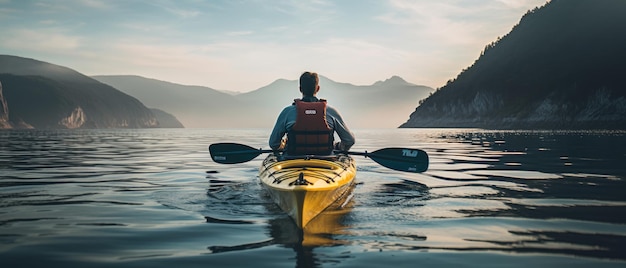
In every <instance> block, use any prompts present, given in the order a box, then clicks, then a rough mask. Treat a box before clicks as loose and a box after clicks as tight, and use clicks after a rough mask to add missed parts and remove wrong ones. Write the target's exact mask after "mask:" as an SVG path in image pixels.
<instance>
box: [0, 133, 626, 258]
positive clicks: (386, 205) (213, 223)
mask: <svg viewBox="0 0 626 268" xmlns="http://www.w3.org/2000/svg"><path fill="white" fill-rule="evenodd" d="M269 131H270V130H265V129H251V130H209V129H150V130H78V131H40V130H30V131H1V132H0V260H2V261H1V262H2V263H3V266H5V265H7V267H10V266H13V265H20V266H27V265H28V266H34V265H44V266H45V267H51V266H58V267H68V266H89V267H102V266H106V267H110V266H115V267H135V266H140V267H147V266H148V267H172V265H176V267H195V266H198V267H200V266H202V267H207V266H210V267H216V266H217V267H223V266H229V267H251V266H254V267H382V266H384V267H390V266H398V267H416V266H434V267H442V266H444V267H445V266H448V267H490V266H493V267H502V266H509V267H527V266H529V265H539V266H540V267H547V266H549V267H560V266H573V267H590V266H592V265H593V266H598V265H599V266H603V267H624V265H626V195H624V194H623V193H624V189H626V183H625V182H624V179H625V178H626V167H625V166H624V165H625V164H624V163H626V162H625V161H624V160H626V139H625V138H624V132H611V131H486V130H479V129H389V130H357V131H355V133H356V135H357V139H358V141H357V144H356V145H355V146H354V148H353V150H354V151H366V150H367V151H373V150H376V149H380V148H384V147H414V148H420V149H423V150H425V151H427V152H428V154H429V156H430V160H431V165H430V169H429V170H428V171H427V172H426V173H423V174H411V173H401V172H397V171H393V170H389V169H387V168H384V167H381V166H379V165H378V164H376V163H375V162H373V161H370V160H369V159H366V158H363V157H356V158H355V159H356V161H357V164H358V171H357V182H358V184H357V185H356V186H355V188H354V189H353V194H352V195H351V196H349V197H348V198H346V199H345V200H342V202H341V204H338V205H337V206H336V207H334V208H333V209H331V210H329V211H326V212H325V213H323V215H322V216H320V217H318V218H317V219H315V220H314V221H312V222H311V223H310V225H309V227H307V230H305V231H304V232H300V231H299V230H298V229H297V228H296V227H295V224H294V223H293V222H292V221H291V219H290V218H289V217H288V216H286V215H285V214H284V213H282V212H281V211H280V210H279V209H278V208H277V207H276V206H275V205H274V204H273V203H272V202H271V199H270V198H269V196H268V195H267V194H266V193H265V192H264V191H263V190H262V188H261V187H260V185H259V183H258V179H257V177H256V176H257V172H258V167H259V166H260V164H261V160H262V157H258V158H257V159H255V160H253V161H250V162H247V163H244V164H237V165H219V164H215V163H213V162H211V161H210V157H209V153H208V151H207V149H206V148H207V147H208V145H209V144H211V143H215V142H237V143H243V144H247V145H250V146H253V147H258V148H267V145H266V139H267V136H268V135H269Z"/></svg>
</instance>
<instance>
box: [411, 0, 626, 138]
mask: <svg viewBox="0 0 626 268" xmlns="http://www.w3.org/2000/svg"><path fill="white" fill-rule="evenodd" d="M624 14H626V1H623V0H602V1H597V0H552V1H550V2H548V3H546V4H545V5H544V6H542V7H540V8H535V9H533V10H531V11H529V12H528V13H526V14H525V15H524V16H523V17H522V19H521V20H520V22H519V23H518V24H517V25H516V26H515V27H514V28H513V29H512V30H511V32H510V33H508V34H507V35H506V36H504V37H502V38H499V39H498V40H497V41H496V42H493V43H491V44H489V45H487V46H486V47H485V50H484V51H483V52H482V53H481V56H480V57H479V58H478V59H477V60H476V61H475V62H474V64H473V65H472V66H470V67H469V68H467V69H465V70H463V71H462V72H461V73H460V74H459V75H458V76H457V77H456V79H453V80H450V81H449V82H448V84H446V85H445V86H443V87H441V88H439V89H437V91H436V92H435V93H434V94H432V96H430V97H429V98H427V99H425V100H424V101H422V102H421V104H420V105H419V106H418V107H417V108H416V109H415V111H414V112H413V113H412V114H411V115H410V118H409V120H408V121H407V122H405V123H404V124H402V125H401V127H478V128H544V129H557V128H559V129H597V128H601V129H625V128H626V79H624V74H626V64H624V63H625V62H626V49H624V48H626V30H624V29H625V28H624V25H626V16H624Z"/></svg>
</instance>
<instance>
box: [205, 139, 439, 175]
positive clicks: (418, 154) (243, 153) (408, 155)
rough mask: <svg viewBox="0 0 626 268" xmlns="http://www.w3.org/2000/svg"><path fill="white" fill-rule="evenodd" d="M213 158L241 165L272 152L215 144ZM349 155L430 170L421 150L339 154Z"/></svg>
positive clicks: (399, 167)
mask: <svg viewBox="0 0 626 268" xmlns="http://www.w3.org/2000/svg"><path fill="white" fill-rule="evenodd" d="M209 152H211V158H212V159H213V161H215V162H216V163H220V164H239V163H244V162H248V161H250V160H252V159H254V158H256V157H257V156H259V155H260V154H262V153H271V152H273V151H272V150H262V149H255V148H252V147H250V146H247V145H243V144H238V143H214V144H211V145H210V146H209ZM337 153H344V154H349V155H362V156H365V157H369V158H370V159H372V160H374V162H376V163H378V164H380V165H382V166H384V167H387V168H390V169H393V170H398V171H406V172H424V171H426V170H427V169H428V154H427V153H426V152H425V151H423V150H420V149H409V148H384V149H379V150H376V151H373V152H367V151H366V152H352V151H347V152H343V151H342V152H339V151H337Z"/></svg>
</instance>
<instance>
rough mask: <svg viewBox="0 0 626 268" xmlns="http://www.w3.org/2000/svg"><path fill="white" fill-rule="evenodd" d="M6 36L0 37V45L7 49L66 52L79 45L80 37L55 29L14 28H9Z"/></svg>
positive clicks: (75, 48)
mask: <svg viewBox="0 0 626 268" xmlns="http://www.w3.org/2000/svg"><path fill="white" fill-rule="evenodd" d="M7 36H11V38H1V39H0V46H1V47H4V48H7V49H15V50H25V51H35V52H51V53H59V52H61V53H62V52H68V51H73V50H77V49H78V48H80V47H81V40H82V38H81V37H78V36H73V35H68V34H65V33H63V32H62V31H60V30H56V29H36V30H35V29H33V30H30V29H16V30H9V33H7Z"/></svg>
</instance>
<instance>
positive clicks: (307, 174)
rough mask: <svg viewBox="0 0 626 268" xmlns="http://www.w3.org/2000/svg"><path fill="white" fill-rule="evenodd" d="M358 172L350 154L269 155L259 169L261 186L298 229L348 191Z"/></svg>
mask: <svg viewBox="0 0 626 268" xmlns="http://www.w3.org/2000/svg"><path fill="white" fill-rule="evenodd" d="M355 175H356V166H355V163H354V159H352V157H350V156H348V155H338V156H333V157H328V158H324V159H320V158H305V159H289V160H282V161H280V160H279V157H278V156H276V155H269V156H268V157H267V158H266V159H265V160H264V161H263V164H262V166H261V168H260V170H259V179H260V182H261V185H263V187H264V188H265V189H266V190H267V191H268V192H269V194H270V196H271V197H272V199H273V201H274V202H275V203H276V204H277V205H278V206H279V207H280V208H281V209H282V210H283V211H284V212H285V213H287V214H288V215H289V216H290V217H291V218H292V219H293V220H294V222H295V223H296V225H297V226H298V227H299V228H305V227H306V225H307V224H308V223H309V222H310V221H311V220H313V219H314V218H315V217H316V216H317V215H319V214H320V213H322V212H323V211H324V210H326V208H328V207H329V206H330V205H332V204H333V203H335V202H336V201H337V200H338V199H340V198H341V197H342V196H344V195H345V194H346V193H348V192H349V190H350V189H351V188H352V187H353V186H354V177H355Z"/></svg>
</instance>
